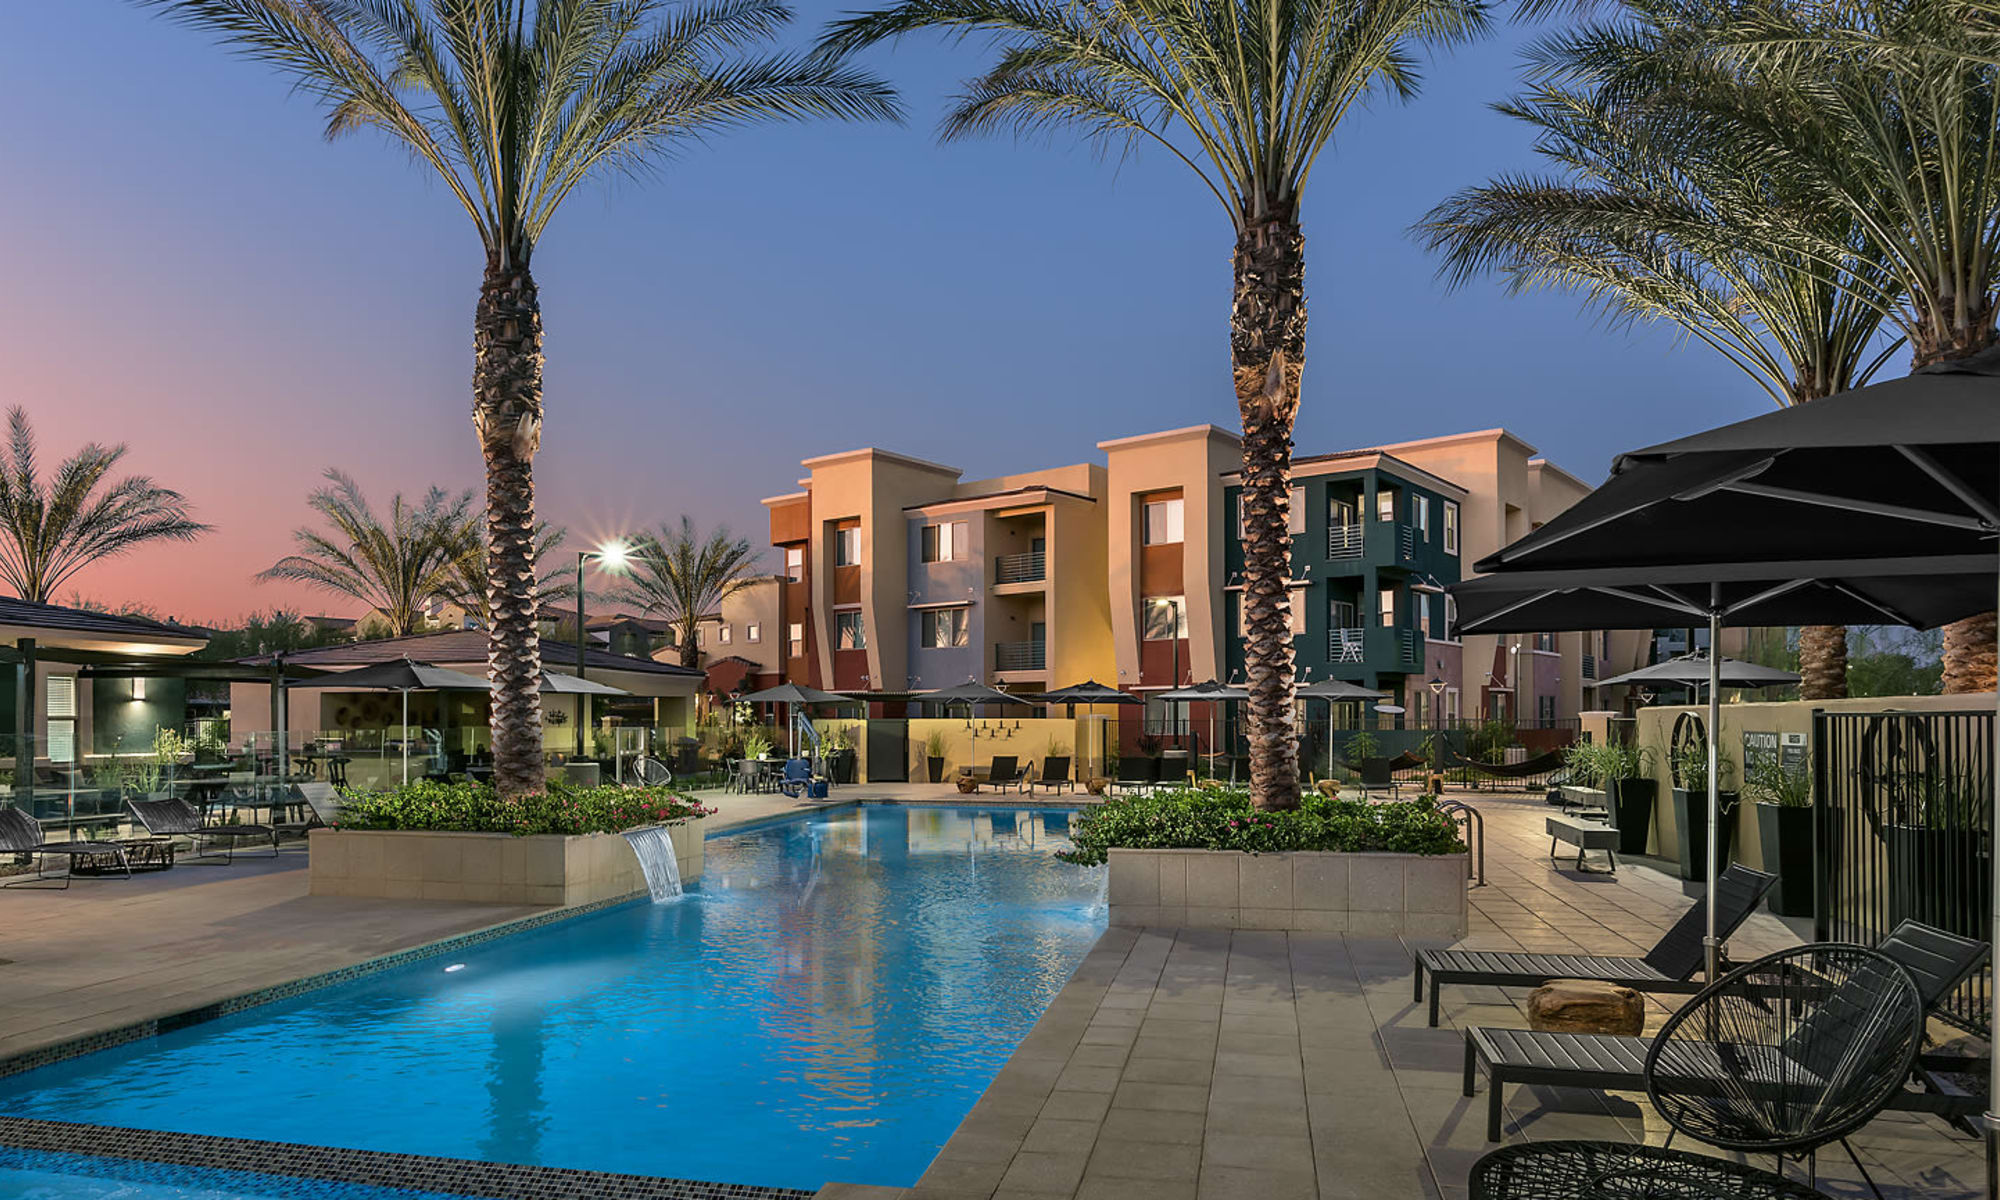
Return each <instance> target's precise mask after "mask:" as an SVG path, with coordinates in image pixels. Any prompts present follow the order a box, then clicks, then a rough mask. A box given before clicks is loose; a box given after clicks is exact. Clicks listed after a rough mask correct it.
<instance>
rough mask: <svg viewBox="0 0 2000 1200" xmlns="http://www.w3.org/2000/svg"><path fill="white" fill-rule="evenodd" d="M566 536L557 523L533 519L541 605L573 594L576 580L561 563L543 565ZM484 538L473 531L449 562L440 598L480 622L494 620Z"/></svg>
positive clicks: (561, 599)
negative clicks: (457, 556) (462, 553)
mask: <svg viewBox="0 0 2000 1200" xmlns="http://www.w3.org/2000/svg"><path fill="white" fill-rule="evenodd" d="M568 537H569V531H568V530H567V529H564V528H563V527H562V526H560V525H551V524H549V523H548V522H547V521H537V522H535V551H534V558H533V560H532V561H533V563H534V567H533V570H534V572H535V595H536V596H537V597H539V598H540V599H541V602H542V603H543V604H560V603H561V602H562V601H564V600H567V599H569V598H571V597H573V596H575V595H576V581H575V580H574V579H572V578H571V577H570V574H569V572H567V571H564V570H563V569H562V568H561V567H560V566H556V567H549V566H545V565H543V564H544V563H545V561H546V560H547V559H548V557H549V555H551V554H553V553H555V551H556V550H557V549H558V548H559V547H561V545H562V544H563V542H564V540H566V539H567V538H568ZM487 564H488V556H487V551H486V539H485V538H482V537H479V536H478V535H477V534H476V533H475V534H474V536H473V537H472V538H470V539H469V545H468V546H467V547H466V551H465V554H464V555H462V556H461V557H460V558H459V560H458V561H457V562H455V563H453V564H452V568H451V574H450V576H449V577H448V578H447V579H446V580H445V583H444V588H443V590H442V591H441V592H439V598H440V599H443V600H448V601H450V602H451V603H453V604H456V605H458V606H459V607H460V608H463V609H464V610H466V611H467V612H470V613H477V614H478V615H479V621H480V624H482V625H491V624H492V623H493V603H492V589H493V576H492V572H491V571H490V570H489V568H488V565H487Z"/></svg>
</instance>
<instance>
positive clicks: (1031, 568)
mask: <svg viewBox="0 0 2000 1200" xmlns="http://www.w3.org/2000/svg"><path fill="white" fill-rule="evenodd" d="M1047 557H1048V556H1047V555H1046V554H1044V553H1043V552H1042V551H1040V550H1033V551H1030V552H1028V553H1026V554H1002V555H1001V556H1000V557H999V558H997V559H995V560H994V561H993V582H994V583H996V584H1007V583H1040V582H1041V581H1042V580H1044V579H1047V578H1048V564H1047V562H1046V561H1045V560H1046V559H1047Z"/></svg>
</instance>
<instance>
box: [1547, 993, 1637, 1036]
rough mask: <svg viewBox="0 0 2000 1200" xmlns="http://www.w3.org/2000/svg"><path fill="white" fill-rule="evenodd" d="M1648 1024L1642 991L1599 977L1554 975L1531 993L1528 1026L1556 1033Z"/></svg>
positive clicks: (1626, 1030)
mask: <svg viewBox="0 0 2000 1200" xmlns="http://www.w3.org/2000/svg"><path fill="white" fill-rule="evenodd" d="M1645 1027H1646V1005H1645V1001H1643V1000H1641V999H1640V998H1639V993H1637V992H1635V991H1633V990H1632V989H1631V988H1628V987H1619V986H1618V985H1617V984H1615V983H1604V982H1602V981H1600V980H1596V979H1552V980H1550V981H1549V982H1547V983H1545V984H1543V985H1542V986H1540V987H1538V988H1536V989H1535V990H1534V991H1532V992H1529V993H1528V1028H1530V1029H1540V1030H1547V1031H1549V1032H1553V1033H1616V1034H1623V1035H1625V1036H1627V1037H1637V1036H1639V1034H1640V1033H1641V1032H1642V1031H1643V1030H1644V1029H1645Z"/></svg>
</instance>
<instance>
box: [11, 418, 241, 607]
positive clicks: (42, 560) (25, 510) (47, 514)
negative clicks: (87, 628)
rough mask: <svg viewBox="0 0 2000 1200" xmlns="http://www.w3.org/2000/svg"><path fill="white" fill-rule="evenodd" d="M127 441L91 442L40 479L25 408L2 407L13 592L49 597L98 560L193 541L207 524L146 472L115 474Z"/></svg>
mask: <svg viewBox="0 0 2000 1200" xmlns="http://www.w3.org/2000/svg"><path fill="white" fill-rule="evenodd" d="M125 454H126V450H125V447H124V445H122V444H120V445H117V446H102V445H99V444H98V443H96V442H92V443H90V444H89V445H87V446H85V447H84V448H83V449H81V450H79V451H77V452H76V453H75V454H73V455H71V456H70V457H68V458H66V459H64V460H63V461H62V462H61V463H60V464H58V465H57V466H56V469H55V472H54V473H53V474H51V475H49V476H48V477H46V478H44V477H43V475H42V473H41V468H40V466H39V464H38V463H37V462H36V460H35V431H34V428H33V427H32V426H31V425H29V424H28V413H27V410H26V409H23V408H19V407H15V408H10V409H8V410H7V458H6V460H5V461H0V579H4V580H5V581H6V583H7V586H9V587H11V588H13V589H14V594H15V595H16V596H18V597H20V598H21V599H23V600H32V601H34V602H35V603H36V604H48V603H50V602H51V598H52V597H54V596H55V594H56V589H58V588H60V587H61V586H62V585H63V583H64V581H66V580H68V579H69V578H70V577H71V576H72V575H75V574H76V573H77V572H78V571H81V570H82V569H83V568H85V567H87V566H89V565H90V564H91V563H94V562H97V561H99V560H101V559H106V558H116V557H117V556H118V555H120V554H124V553H126V552H128V551H131V550H135V549H137V548H139V547H140V546H143V545H146V544H147V543H149V542H166V541H171V542H191V541H193V540H194V539H195V538H197V537H200V536H201V535H202V534H204V533H207V532H208V531H209V528H210V526H207V525H204V524H202V523H201V522H199V521H197V520H195V519H194V518H193V517H191V516H190V515H189V513H190V512H191V511H192V510H191V509H190V507H189V505H188V502H187V497H185V496H183V495H181V494H180V493H179V492H176V491H173V490H172V489H170V488H163V487H161V486H160V485H158V484H156V483H154V482H153V480H152V478H151V477H150V476H146V475H128V476H126V477H125V478H123V479H112V478H111V472H112V470H113V469H114V468H116V467H117V466H118V463H119V460H121V459H123V458H124V457H125Z"/></svg>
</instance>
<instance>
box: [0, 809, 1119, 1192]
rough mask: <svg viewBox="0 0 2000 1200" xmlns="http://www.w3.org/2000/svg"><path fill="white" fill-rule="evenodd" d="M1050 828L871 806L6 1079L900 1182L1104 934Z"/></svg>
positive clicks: (199, 1129)
mask: <svg viewBox="0 0 2000 1200" xmlns="http://www.w3.org/2000/svg"><path fill="white" fill-rule="evenodd" d="M1069 817H1070V814H1069V813H1068V812H1066V811H1057V810H1041V811H1024V810H975V809H961V808H918V807H901V806H897V807H890V806H879V805H869V806H865V807H861V808H854V809H843V810H837V811H833V812H825V813H818V814H814V815H813V816H812V817H810V818H806V819H794V820H788V821H785V822H783V823H779V824H772V825H767V826H764V827H761V828H754V829H749V830H745V831H741V832H734V833H729V834H724V835H720V836H715V837H711V838H710V839H709V840H708V847H707V853H708V861H707V867H706V872H705V874H704V876H703V878H702V880H701V881H700V883H699V884H698V885H696V886H695V887H694V888H692V889H691V890H690V891H689V893H688V894H687V895H686V896H685V897H683V898H681V899H680V900H678V901H675V902H672V903H668V904H663V905H653V904H643V903H640V904H631V905H626V906H622V907H619V908H615V909H611V910H608V911H606V912H603V913H598V914H595V915H591V916H587V917H581V918H577V919H575V920H571V921H564V922H558V923H556V924H552V925H549V926H545V927H543V928H541V929H537V930H534V931H532V932H528V933H523V934H520V935H517V936H513V937H508V938H502V939H498V940H496V941H493V942H489V943H486V944H483V945H480V946H478V947H475V948H473V949H469V950H466V951H464V952H463V953H462V954H460V955H457V956H455V957H454V958H453V959H452V960H451V961H449V962H446V961H440V960H436V959H432V960H427V961H423V962H420V963H416V964H413V965H411V966H408V967H404V968H399V969H396V970H394V971H390V972H385V973H383V974H381V975H376V976H370V977H367V978H364V979H361V980H357V981H354V982H352V983H344V984H341V985H338V986H336V987H332V988H327V989H325V990H322V991H317V992H312V993H309V994H307V995H304V996H300V997H296V998H294V999H291V1000H285V1001H281V1002H277V1003H274V1004H269V1005H265V1006H262V1007H259V1008H255V1009H250V1010H247V1011H245V1012H241V1013H238V1014H236V1015H234V1016H230V1017H226V1018H223V1019H221V1020H217V1021H212V1022H208V1023H205V1024H201V1025H195V1026H190V1027H187V1028H185V1029H181V1030H178V1031H176V1032H173V1033H169V1034H164V1035H162V1036H160V1037H157V1038H153V1039H149V1040H146V1041H142V1042H135V1043H131V1044H128V1045H125V1046H120V1047H117V1048H114V1049H110V1050H104V1051H100V1052H98V1053H95V1054H91V1055H88V1056H86V1057H82V1058H77V1059H71V1060H68V1061H66V1062H62V1063H57V1064H53V1065H51V1066H47V1067H42V1068H39V1069H37V1070H34V1071H30V1072H25V1073H23V1074H21V1075H17V1076H14V1077H12V1078H10V1079H5V1080H0V1111H4V1112H6V1113H9V1114H13V1115H18V1116H26V1117H38V1118H44V1119H49V1120H59V1121H86V1122H91V1123H95V1124H103V1125H122V1126H129V1127H134V1128H139V1129H155V1130H171V1131H176V1132H183V1133H201V1134H218V1135H227V1136H230V1137H242V1138H255V1139H263V1140H269V1141H278V1142H302V1143H307V1144H310V1145H324V1146H343V1147H351V1148H357V1149H366V1150H380V1151H391V1152H397V1153H409V1154H425V1155H440V1156H447V1157H458V1158H475V1159H487V1160H492V1161H499V1162H514V1163H527V1164H534V1165H542V1166H554V1167H580V1168H588V1169H592V1170H599V1171H617V1172H629V1173H634V1174H644V1175H657V1176H667V1177H672V1178H679V1179H691V1180H706V1181H713V1182H724V1183H741V1184H755V1185H762V1186H767V1187H792V1188H808V1189H810V1188H817V1187H818V1186H819V1185H820V1184H822V1183H825V1182H827V1181H829V1180H840V1181H844V1182H849V1183H869V1184H883V1185H889V1186H908V1185H909V1184H912V1183H914V1182H915V1181H916V1179H917V1176H918V1175H920V1174H921V1173H922V1172H923V1169H924V1167H925V1166H926V1165H927V1164H928V1163H929V1161H930V1159H931V1158H932V1157H933V1156H934V1155H935V1154H936V1152H937V1149H938V1147H940V1146H941V1145H943V1143H944V1140H945V1139H946V1138H947V1137H948V1136H949V1135H950V1134H951V1131H952V1130H953V1129H954V1128H955V1127H956V1126H957V1124H958V1122H959V1121H960V1120H961V1119H962V1118H963V1116H964V1115H965V1113H966V1112H967V1111H968V1110H969V1109H970V1108H971V1106H972V1104H973V1102H974V1101H976V1100H977V1099H978V1097H979V1094H980V1093H981V1092H982V1091H983V1090H984V1089H985V1087H986V1085H987V1084H988V1083H989V1082H990V1081H991V1079H992V1077H993V1075H994V1074H995V1073H996V1072H997V1071H998V1070H999V1068H1000V1066H1001V1065H1002V1063H1004V1062H1005V1060H1006V1058H1007V1056H1008V1054H1009V1053H1010V1052H1011V1051H1012V1049H1013V1047H1014V1046H1015V1044H1016V1043H1017V1042H1019V1040H1020V1039H1021V1038H1022V1037H1023V1036H1024V1035H1025V1034H1026V1033H1027V1032H1028V1030H1029V1029H1030V1028H1031V1027H1032V1026H1033V1024H1034V1022H1035V1020H1036V1018H1037V1017H1038V1016H1039V1015H1040V1014H1041V1012H1042V1010H1043V1009H1044V1008H1045V1007H1046V1006H1047V1004H1048V1001H1049V1000H1050V998H1051V997H1053V996H1054V995H1055V993H1056V991H1057V990H1058V989H1060V988H1061V986H1062V984H1063V983H1064V981H1065V980H1066V979H1067V978H1068V977H1069V974H1070V973H1071V971H1072V970H1074V969H1075V967H1076V964H1077V963H1078V962H1079V961H1080V960H1081V959H1082V957H1083V955H1084V953H1085V951H1087V950H1088V949H1089V947H1090V945H1091V944H1092V942H1094V941H1095V940H1096V937H1097V935H1098V934H1099V933H1100V932H1101V931H1102V930H1103V928H1104V924H1105V915H1106V914H1105V906H1104V873H1103V872H1102V871H1096V870H1091V869H1087V868H1081V867H1072V866H1069V865H1067V864H1064V863H1060V862H1057V861H1056V860H1055V858H1054V857H1053V853H1054V851H1056V850H1058V849H1061V848H1064V847H1066V846H1067V845H1068V844H1069V843H1068V836H1067V834H1068V828H1069Z"/></svg>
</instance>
